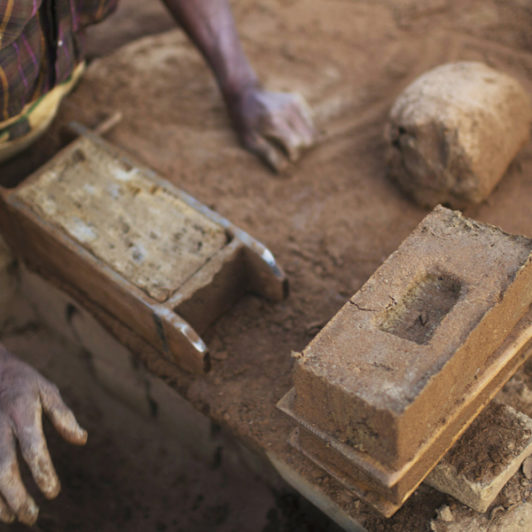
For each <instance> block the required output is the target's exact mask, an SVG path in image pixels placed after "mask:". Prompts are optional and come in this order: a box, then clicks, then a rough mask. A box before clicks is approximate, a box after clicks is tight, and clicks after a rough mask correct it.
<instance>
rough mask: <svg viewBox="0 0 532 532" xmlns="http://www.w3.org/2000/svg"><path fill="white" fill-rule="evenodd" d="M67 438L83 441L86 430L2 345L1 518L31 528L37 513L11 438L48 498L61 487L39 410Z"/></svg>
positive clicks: (39, 378)
mask: <svg viewBox="0 0 532 532" xmlns="http://www.w3.org/2000/svg"><path fill="white" fill-rule="evenodd" d="M43 410H44V411H45V412H46V414H48V416H49V418H50V419H51V421H52V423H53V425H54V426H55V428H56V429H57V431H58V432H59V433H60V434H61V436H63V438H64V439H65V440H67V441H68V442H70V443H73V444H76V445H83V444H84V443H85V442H86V441H87V432H86V431H84V430H83V429H82V428H81V427H80V426H79V425H78V423H77V421H76V419H75V417H74V414H72V412H71V411H70V409H69V408H67V406H66V405H65V403H63V400H62V399H61V396H60V394H59V391H58V389H57V387H56V386H55V385H54V384H52V383H51V382H49V381H47V380H46V379H45V378H44V377H42V376H41V375H39V374H38V373H37V372H36V371H35V370H34V369H33V368H31V367H30V366H28V365H27V364H25V363H24V362H21V361H20V360H19V359H17V358H16V357H15V356H14V355H12V354H10V353H9V352H8V351H6V350H5V349H4V348H3V347H2V346H1V345H0V520H1V521H4V522H5V523H11V522H13V521H14V520H15V518H17V519H18V520H19V521H21V522H22V523H25V524H27V525H31V524H33V523H35V521H36V520H37V516H38V514H39V509H38V507H37V505H36V504H35V501H34V500H33V499H32V498H31V496H30V495H29V494H28V492H27V491H26V488H25V487H24V485H23V484H22V480H21V478H20V472H19V467H18V462H17V452H16V446H15V440H18V444H19V447H20V451H21V454H22V456H23V458H24V460H25V461H26V463H27V464H28V466H29V468H30V470H31V473H32V475H33V478H34V480H35V482H36V483H37V485H38V486H39V488H40V489H41V491H42V492H43V493H44V495H45V496H46V497H47V498H49V499H52V498H53V497H55V496H57V494H58V493H59V491H60V490H61V485H60V483H59V479H58V478H57V474H56V472H55V469H54V466H53V465H52V460H51V459H50V454H49V452H48V447H47V445H46V440H45V438H44V434H43V429H42V417H41V414H42V411H43Z"/></svg>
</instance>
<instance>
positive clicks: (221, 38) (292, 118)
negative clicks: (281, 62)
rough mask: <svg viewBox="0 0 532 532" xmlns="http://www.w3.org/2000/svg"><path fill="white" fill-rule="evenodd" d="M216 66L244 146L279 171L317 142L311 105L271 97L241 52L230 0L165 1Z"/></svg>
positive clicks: (292, 97) (280, 95)
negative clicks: (308, 106)
mask: <svg viewBox="0 0 532 532" xmlns="http://www.w3.org/2000/svg"><path fill="white" fill-rule="evenodd" d="M163 2H164V3H165V4H166V6H167V7H168V9H169V10H170V12H171V13H172V15H173V16H174V18H175V19H176V21H177V22H178V23H179V24H181V26H182V27H183V29H184V30H185V31H186V32H187V33H188V35H189V37H190V38H191V39H192V42H193V43H194V44H195V45H196V46H197V48H198V49H199V50H200V52H201V53H202V54H203V56H204V57H205V59H206V61H207V63H208V65H209V66H210V67H211V69H212V71H213V73H214V75H215V77H216V81H217V82H218V85H219V87H220V90H221V92H222V94H223V97H224V99H225V101H226V103H227V108H228V111H229V114H230V115H231V118H232V120H233V124H234V125H235V128H236V131H237V133H238V135H239V137H240V141H241V142H242V144H243V145H244V146H245V147H246V148H247V149H248V150H250V151H252V152H253V153H255V154H257V155H258V156H259V157H261V158H262V159H263V160H264V161H265V162H266V163H267V164H268V165H269V166H270V167H272V168H273V169H274V170H276V171H280V170H282V168H283V167H284V166H285V164H286V161H285V159H284V158H283V157H282V156H281V152H279V151H277V150H276V148H275V147H276V146H277V147H280V148H281V149H282V150H283V151H284V152H285V153H286V154H287V155H288V157H289V159H290V160H291V161H295V160H297V158H298V157H299V155H300V153H301V151H302V150H303V148H307V147H308V146H311V145H312V144H313V143H314V141H315V132H314V127H313V126H312V120H311V118H310V113H309V112H308V110H307V106H306V104H305V103H304V101H303V99H302V98H301V97H298V96H295V95H293V94H285V93H274V92H267V91H264V90H262V89H261V88H260V86H259V83H258V79H257V76H256V74H255V72H254V70H253V68H252V67H251V65H250V63H249V61H248V60H247V58H246V55H245V54H244V51H243V50H242V46H241V44H240V40H239V38H238V35H237V31H236V27H235V21H234V19H233V15H232V13H231V9H230V7H229V3H228V1H227V0H194V2H191V1H190V0H163Z"/></svg>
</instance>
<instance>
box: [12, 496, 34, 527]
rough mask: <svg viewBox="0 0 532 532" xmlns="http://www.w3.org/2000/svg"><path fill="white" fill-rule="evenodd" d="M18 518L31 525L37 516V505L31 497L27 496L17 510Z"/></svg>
mask: <svg viewBox="0 0 532 532" xmlns="http://www.w3.org/2000/svg"><path fill="white" fill-rule="evenodd" d="M17 517H18V520H19V521H20V522H21V523H24V524H25V525H33V524H34V523H35V522H36V521H37V517H39V507H38V506H37V505H36V504H35V501H34V500H33V499H32V498H31V497H27V498H26V501H25V502H24V504H23V505H22V506H21V507H20V508H19V510H18V512H17Z"/></svg>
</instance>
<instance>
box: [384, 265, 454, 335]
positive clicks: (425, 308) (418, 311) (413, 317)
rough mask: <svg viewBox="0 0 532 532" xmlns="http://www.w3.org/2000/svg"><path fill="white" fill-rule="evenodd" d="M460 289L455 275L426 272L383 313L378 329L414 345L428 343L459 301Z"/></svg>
mask: <svg viewBox="0 0 532 532" xmlns="http://www.w3.org/2000/svg"><path fill="white" fill-rule="evenodd" d="M460 290H461V283H460V281H459V280H458V279H456V278H455V277H452V276H450V275H447V274H442V273H429V274H426V275H425V276H424V277H423V278H422V279H421V280H420V281H418V282H416V283H415V284H414V285H413V286H412V287H411V288H410V289H409V290H408V291H407V293H406V294H405V295H404V297H403V298H402V300H401V301H399V303H398V304H397V305H394V307H393V308H391V309H389V310H387V311H386V312H385V314H384V316H383V319H382V321H381V323H380V325H379V328H380V329H381V330H382V331H385V332H388V333H390V334H394V335H395V336H399V337H401V338H405V339H406V340H410V341H411V342H416V343H417V344H428V343H429V342H430V340H431V338H432V337H433V336H434V333H435V332H436V329H437V328H438V325H439V324H440V323H441V321H442V320H443V318H444V317H445V316H446V315H447V314H448V313H449V312H450V310H451V309H452V308H453V307H454V305H455V303H456V302H457V301H458V298H459V297H460Z"/></svg>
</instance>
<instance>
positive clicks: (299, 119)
mask: <svg viewBox="0 0 532 532" xmlns="http://www.w3.org/2000/svg"><path fill="white" fill-rule="evenodd" d="M227 106H228V110H229V114H230V116H231V119H232V121H233V124H234V126H235V129H236V132H237V134H238V136H239V138H240V141H241V142H242V144H243V146H244V147H245V148H247V149H248V150H249V151H251V152H252V153H254V154H255V155H257V156H259V157H260V158H261V159H262V160H263V161H264V162H266V164H268V165H269V166H270V167H271V168H272V169H273V170H275V171H276V172H280V171H282V170H283V168H284V167H285V166H286V159H285V158H284V157H283V156H282V153H284V154H286V155H287V156H288V158H289V160H290V161H291V162H295V161H297V160H298V159H299V156H300V155H301V152H302V151H303V150H304V149H306V148H309V147H310V146H312V145H313V144H314V142H315V137H316V135H315V130H314V126H313V124H312V118H311V116H310V110H309V109H308V106H307V104H306V103H305V101H304V100H303V98H302V97H301V96H299V95H298V94H290V93H279V92H267V91H265V90H262V89H260V88H258V87H255V86H251V87H248V88H245V89H244V90H242V92H241V93H240V94H238V95H236V96H233V97H230V98H228V99H227ZM277 148H280V149H281V152H280V151H279V150H278V149H277Z"/></svg>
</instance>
